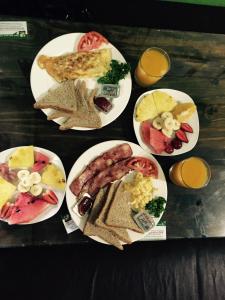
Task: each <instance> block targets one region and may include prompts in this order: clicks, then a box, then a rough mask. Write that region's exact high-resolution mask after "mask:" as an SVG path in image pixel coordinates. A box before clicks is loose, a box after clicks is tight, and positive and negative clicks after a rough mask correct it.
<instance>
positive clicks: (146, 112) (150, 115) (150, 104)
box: [136, 94, 158, 122]
mask: <svg viewBox="0 0 225 300" xmlns="http://www.w3.org/2000/svg"><path fill="white" fill-rule="evenodd" d="M157 116H158V113H157V110H156V106H155V102H154V98H153V96H152V94H149V95H146V96H144V97H143V98H142V99H141V100H140V102H139V104H138V106H137V109H136V120H137V121H138V122H142V121H145V120H148V119H154V118H155V117H157Z"/></svg>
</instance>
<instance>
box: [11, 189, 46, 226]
mask: <svg viewBox="0 0 225 300" xmlns="http://www.w3.org/2000/svg"><path fill="white" fill-rule="evenodd" d="M48 205H49V204H48V203H46V202H45V201H43V200H42V199H40V198H36V197H33V196H32V195H30V194H28V193H20V195H19V196H18V198H17V200H16V202H15V205H14V208H13V210H12V212H11V215H10V217H9V218H8V223H9V224H10V225H12V224H20V223H27V222H30V221H32V220H33V219H34V218H36V217H37V216H38V215H40V214H41V213H42V212H43V211H44V210H45V209H46V208H47V206H48Z"/></svg>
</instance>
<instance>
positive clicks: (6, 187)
mask: <svg viewBox="0 0 225 300" xmlns="http://www.w3.org/2000/svg"><path fill="white" fill-rule="evenodd" d="M15 190H16V187H15V185H13V184H11V183H10V182H8V181H6V180H5V179H4V178H2V177H0V209H1V207H2V206H3V205H4V204H5V203H6V202H7V201H8V200H9V199H10V198H11V197H12V195H13V193H14V192H15Z"/></svg>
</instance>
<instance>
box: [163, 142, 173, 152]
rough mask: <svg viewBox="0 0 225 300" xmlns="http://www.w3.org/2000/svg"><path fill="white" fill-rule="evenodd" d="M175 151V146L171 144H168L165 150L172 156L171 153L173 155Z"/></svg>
mask: <svg viewBox="0 0 225 300" xmlns="http://www.w3.org/2000/svg"><path fill="white" fill-rule="evenodd" d="M173 151H174V148H173V146H172V145H171V144H168V145H167V146H166V148H165V152H166V153H168V154H171V153H173Z"/></svg>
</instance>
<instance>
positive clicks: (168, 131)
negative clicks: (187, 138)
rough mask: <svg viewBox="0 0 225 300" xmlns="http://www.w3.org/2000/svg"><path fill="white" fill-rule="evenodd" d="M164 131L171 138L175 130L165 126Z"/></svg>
mask: <svg viewBox="0 0 225 300" xmlns="http://www.w3.org/2000/svg"><path fill="white" fill-rule="evenodd" d="M162 133H163V134H165V135H166V136H167V137H169V138H170V137H171V136H172V134H173V130H172V129H165V128H163V129H162Z"/></svg>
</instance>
